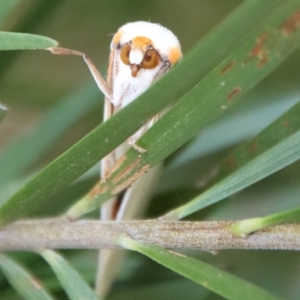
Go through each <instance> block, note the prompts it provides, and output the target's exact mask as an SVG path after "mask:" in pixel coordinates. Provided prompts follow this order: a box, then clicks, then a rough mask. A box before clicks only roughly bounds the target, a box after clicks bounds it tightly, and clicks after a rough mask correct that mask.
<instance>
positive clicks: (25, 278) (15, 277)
mask: <svg viewBox="0 0 300 300" xmlns="http://www.w3.org/2000/svg"><path fill="white" fill-rule="evenodd" d="M0 267H1V269H2V271H3V273H4V275H5V276H6V278H7V280H8V281H9V282H10V284H11V285H12V286H13V288H14V289H15V290H16V291H17V292H18V293H19V294H20V296H21V297H22V299H23V298H24V299H28V300H34V299H36V300H42V299H48V300H49V299H53V298H52V297H51V296H50V295H49V294H48V293H47V292H46V290H44V289H43V287H42V286H41V284H40V283H39V282H38V280H37V279H35V278H33V277H32V276H31V275H30V274H29V273H28V272H27V271H26V270H25V269H24V268H23V267H21V266H20V265H19V264H17V263H16V262H14V261H13V260H11V259H9V258H8V257H7V256H5V255H2V254H0Z"/></svg>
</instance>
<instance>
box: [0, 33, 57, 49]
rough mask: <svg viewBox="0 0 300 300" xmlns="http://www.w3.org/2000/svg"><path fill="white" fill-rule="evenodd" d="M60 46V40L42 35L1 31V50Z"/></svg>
mask: <svg viewBox="0 0 300 300" xmlns="http://www.w3.org/2000/svg"><path fill="white" fill-rule="evenodd" d="M55 46H58V42H57V41H55V40H53V39H50V38H48V37H44V36H41V35H35V34H29V33H16V32H4V31H1V32H0V50H35V49H45V48H50V47H55Z"/></svg>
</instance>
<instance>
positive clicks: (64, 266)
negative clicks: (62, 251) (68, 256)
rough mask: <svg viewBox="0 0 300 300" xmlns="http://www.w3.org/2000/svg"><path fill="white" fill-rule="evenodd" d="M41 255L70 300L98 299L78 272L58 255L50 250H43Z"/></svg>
mask: <svg viewBox="0 0 300 300" xmlns="http://www.w3.org/2000/svg"><path fill="white" fill-rule="evenodd" d="M41 255H42V256H43V258H44V259H45V260H46V261H47V262H48V264H49V265H50V266H51V268H52V269H53V271H54V273H55V274H56V276H57V278H58V279H59V281H60V282H61V284H62V286H63V288H64V289H65V291H66V293H67V294H68V296H69V298H70V299H71V300H79V299H90V300H98V299H99V298H98V297H97V296H96V294H95V293H94V292H93V290H92V289H91V288H90V287H89V286H88V285H87V283H86V282H85V281H84V280H83V279H82V278H81V276H80V275H79V274H78V272H77V271H76V270H75V269H73V268H72V267H71V266H70V265H69V263H68V262H67V261H66V260H65V259H63V258H62V257H61V256H60V255H58V254H57V253H55V252H54V251H51V250H45V251H43V252H41Z"/></svg>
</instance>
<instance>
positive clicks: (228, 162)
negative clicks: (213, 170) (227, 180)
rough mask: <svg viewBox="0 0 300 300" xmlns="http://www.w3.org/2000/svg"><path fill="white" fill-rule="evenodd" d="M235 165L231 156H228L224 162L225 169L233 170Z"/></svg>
mask: <svg viewBox="0 0 300 300" xmlns="http://www.w3.org/2000/svg"><path fill="white" fill-rule="evenodd" d="M235 165H236V160H235V158H234V157H233V156H230V157H228V158H227V159H226V160H225V168H226V169H233V168H235Z"/></svg>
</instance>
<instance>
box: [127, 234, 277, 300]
mask: <svg viewBox="0 0 300 300" xmlns="http://www.w3.org/2000/svg"><path fill="white" fill-rule="evenodd" d="M122 244H123V246H124V247H125V248H127V249H130V250H135V251H138V252H140V253H142V254H144V255H146V256H148V257H149V258H151V259H153V260H154V261H156V262H158V263H159V264H162V265H163V266H165V267H167V268H169V269H171V270H172V271H174V272H176V273H178V274H180V275H182V276H184V277H186V278H188V279H190V280H192V281H194V282H196V283H198V284H200V285H202V286H203V287H205V288H206V289H209V290H210V291H212V292H214V293H216V294H218V295H220V296H222V297H224V298H225V299H232V300H235V299H236V300H240V299H243V300H248V299H249V300H253V299H256V300H258V299H261V300H267V299H268V300H271V299H273V300H275V299H279V298H277V297H275V296H274V295H272V294H270V293H269V292H267V291H265V290H263V289H261V288H260V287H258V286H256V285H254V284H251V283H249V282H247V281H245V280H242V279H240V278H238V277H236V276H234V275H231V274H229V273H226V272H224V271H221V270H219V269H217V268H215V267H213V266H210V265H209V264H206V263H204V262H202V261H200V260H196V259H194V258H191V257H187V256H185V255H182V254H179V253H176V252H173V251H168V250H166V249H163V248H160V247H157V246H155V245H148V244H142V243H137V242H135V241H133V240H132V239H130V238H123V241H122Z"/></svg>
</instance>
